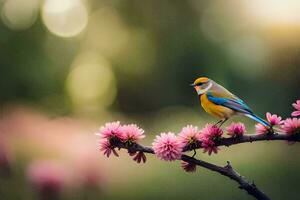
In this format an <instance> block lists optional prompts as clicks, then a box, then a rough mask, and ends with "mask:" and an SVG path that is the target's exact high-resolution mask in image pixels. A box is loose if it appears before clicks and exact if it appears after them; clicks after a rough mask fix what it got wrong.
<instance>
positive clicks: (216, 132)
mask: <svg viewBox="0 0 300 200" xmlns="http://www.w3.org/2000/svg"><path fill="white" fill-rule="evenodd" d="M200 133H201V138H203V137H204V138H208V139H211V140H216V139H219V138H221V136H222V135H223V130H222V129H221V128H219V127H217V126H215V125H212V124H206V126H205V127H204V128H203V129H202V130H200Z"/></svg>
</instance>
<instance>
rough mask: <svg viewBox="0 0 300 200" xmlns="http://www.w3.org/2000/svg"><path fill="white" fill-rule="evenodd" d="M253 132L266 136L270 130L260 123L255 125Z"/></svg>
mask: <svg viewBox="0 0 300 200" xmlns="http://www.w3.org/2000/svg"><path fill="white" fill-rule="evenodd" d="M255 130H256V133H257V134H266V133H268V132H269V131H270V129H269V128H268V127H266V126H264V125H262V124H260V123H257V124H255Z"/></svg>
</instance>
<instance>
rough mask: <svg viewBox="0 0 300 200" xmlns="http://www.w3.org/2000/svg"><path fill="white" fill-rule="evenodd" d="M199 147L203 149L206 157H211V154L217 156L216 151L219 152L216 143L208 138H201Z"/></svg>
mask: <svg viewBox="0 0 300 200" xmlns="http://www.w3.org/2000/svg"><path fill="white" fill-rule="evenodd" d="M201 146H202V147H203V149H204V150H203V153H206V152H207V153H208V155H211V154H212V153H215V154H217V153H218V150H220V149H219V148H218V147H217V146H216V143H215V142H214V141H213V140H211V139H209V138H202V143H201Z"/></svg>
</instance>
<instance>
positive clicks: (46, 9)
mask: <svg viewBox="0 0 300 200" xmlns="http://www.w3.org/2000/svg"><path fill="white" fill-rule="evenodd" d="M42 18H43V21H44V23H45V25H46V27H47V28H48V29H49V31H50V32H51V33H53V34H55V35H57V36H60V37H74V36H77V35H78V34H80V33H81V32H82V31H83V30H84V29H85V27H86V25H87V23H88V11H87V8H86V5H85V4H84V3H83V2H82V1H80V0H45V2H44V4H43V6H42Z"/></svg>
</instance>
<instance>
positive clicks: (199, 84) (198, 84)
mask: <svg viewBox="0 0 300 200" xmlns="http://www.w3.org/2000/svg"><path fill="white" fill-rule="evenodd" d="M203 84H204V83H197V84H196V85H197V86H201V85H203Z"/></svg>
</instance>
